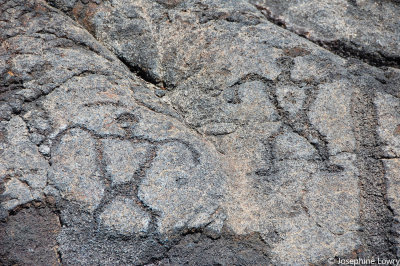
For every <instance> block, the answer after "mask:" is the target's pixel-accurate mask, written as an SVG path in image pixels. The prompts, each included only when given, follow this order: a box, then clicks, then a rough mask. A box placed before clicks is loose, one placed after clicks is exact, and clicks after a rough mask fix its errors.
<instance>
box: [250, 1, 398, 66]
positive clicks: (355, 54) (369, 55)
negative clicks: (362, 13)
mask: <svg viewBox="0 0 400 266" xmlns="http://www.w3.org/2000/svg"><path fill="white" fill-rule="evenodd" d="M253 5H254V6H255V7H256V8H257V9H258V10H259V11H260V12H261V13H262V14H263V15H264V16H265V18H266V19H267V20H268V21H269V22H272V23H273V24H275V25H277V26H279V27H281V28H284V29H286V30H288V31H290V32H292V33H294V34H296V35H298V36H300V37H302V38H304V39H307V40H309V41H311V42H313V43H315V44H317V45H318V46H320V47H322V48H324V49H326V50H328V51H330V52H332V53H334V54H336V55H338V56H340V57H342V58H344V59H348V58H349V57H352V58H356V59H359V60H361V61H363V62H365V63H367V64H369V65H371V66H375V67H394V68H400V56H395V55H385V54H384V53H382V52H380V51H377V52H369V51H367V50H366V48H364V47H357V46H356V45H354V44H352V43H351V42H350V41H343V40H321V39H318V38H315V37H312V36H310V33H309V32H308V31H307V30H306V29H304V28H301V27H298V26H295V25H290V24H288V23H287V22H286V21H284V20H283V19H281V18H279V17H278V16H277V15H275V14H274V13H273V12H272V11H271V10H270V9H269V8H267V7H265V6H261V5H257V4H253Z"/></svg>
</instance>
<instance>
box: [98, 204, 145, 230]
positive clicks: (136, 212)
mask: <svg viewBox="0 0 400 266" xmlns="http://www.w3.org/2000/svg"><path fill="white" fill-rule="evenodd" d="M99 217H100V224H101V225H102V226H104V227H106V228H107V230H110V231H111V233H114V234H115V233H117V234H122V235H127V236H129V235H145V234H146V233H147V232H148V228H149V224H150V215H149V214H148V213H146V212H145V211H144V210H142V209H141V208H140V207H139V206H137V205H136V203H135V202H134V201H133V200H131V199H124V198H117V199H114V200H113V202H112V203H110V204H109V205H107V206H106V207H105V208H104V210H103V212H102V213H101V214H100V216H99Z"/></svg>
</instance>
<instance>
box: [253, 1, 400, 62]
mask: <svg viewBox="0 0 400 266" xmlns="http://www.w3.org/2000/svg"><path fill="white" fill-rule="evenodd" d="M250 2H251V3H252V4H254V5H255V6H256V7H257V8H258V9H260V10H261V11H262V12H263V14H264V15H265V16H266V17H267V18H268V19H269V20H270V21H273V22H274V23H277V24H279V25H282V26H284V27H285V28H287V29H289V30H290V31H293V32H295V33H297V34H299V35H301V36H304V37H306V38H307V39H309V40H311V41H314V42H318V43H321V44H323V45H325V46H326V47H328V48H329V49H331V50H333V51H334V52H337V53H339V54H341V55H343V56H355V57H359V58H362V59H365V60H366V61H368V62H370V63H373V64H377V65H382V64H383V65H385V64H390V65H397V66H399V62H400V61H399V52H400V50H399V45H398V43H399V41H400V32H399V20H398V13H399V12H400V6H399V2H398V1H373V0H354V1H345V0H340V1H335V2H332V1H304V0H301V1H296V2H293V1H286V0H285V1H275V0H274V1H265V0H250Z"/></svg>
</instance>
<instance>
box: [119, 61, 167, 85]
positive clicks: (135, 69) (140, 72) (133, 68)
mask: <svg viewBox="0 0 400 266" xmlns="http://www.w3.org/2000/svg"><path fill="white" fill-rule="evenodd" d="M116 56H117V58H118V59H119V60H120V61H121V62H122V63H123V64H124V65H125V66H126V67H127V68H128V69H129V71H130V72H132V73H133V74H135V75H136V76H138V77H140V78H141V79H142V80H144V81H146V82H148V83H151V84H153V85H154V86H156V87H157V88H160V89H162V90H165V89H166V88H165V87H166V84H165V82H164V81H162V80H159V79H158V78H155V77H154V76H153V75H152V74H151V73H150V72H149V71H147V70H146V69H144V68H142V67H140V66H139V65H132V64H131V63H130V62H129V61H128V60H126V59H125V58H124V57H123V56H121V55H118V54H116Z"/></svg>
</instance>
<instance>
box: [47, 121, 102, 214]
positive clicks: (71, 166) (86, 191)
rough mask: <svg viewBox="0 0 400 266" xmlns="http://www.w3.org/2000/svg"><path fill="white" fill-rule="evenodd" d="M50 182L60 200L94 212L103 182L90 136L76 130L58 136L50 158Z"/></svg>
mask: <svg viewBox="0 0 400 266" xmlns="http://www.w3.org/2000/svg"><path fill="white" fill-rule="evenodd" d="M49 182H50V185H53V186H54V187H55V188H57V189H58V190H59V191H60V192H61V195H62V197H63V198H65V199H67V200H71V201H76V202H80V203H81V204H82V205H83V206H85V207H86V208H87V209H88V210H90V211H94V210H95V209H96V207H97V206H98V205H99V204H100V201H101V199H102V197H103V195H104V181H103V180H102V176H101V172H100V169H99V166H98V162H97V155H96V147H95V140H94V139H93V138H92V137H91V135H90V133H88V132H87V131H84V130H82V129H79V128H77V129H71V130H68V131H66V132H65V133H64V134H63V135H62V136H61V139H60V143H59V144H58V145H56V147H55V148H54V149H53V151H52V154H51V169H50V173H49Z"/></svg>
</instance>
